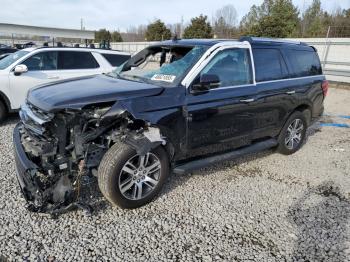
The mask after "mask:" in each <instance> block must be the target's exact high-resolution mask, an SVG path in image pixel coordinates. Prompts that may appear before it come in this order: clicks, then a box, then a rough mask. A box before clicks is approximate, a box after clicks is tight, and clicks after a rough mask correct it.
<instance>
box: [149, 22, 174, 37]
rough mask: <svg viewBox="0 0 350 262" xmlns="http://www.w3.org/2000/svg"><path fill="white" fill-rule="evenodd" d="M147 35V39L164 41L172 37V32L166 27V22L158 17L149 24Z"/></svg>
mask: <svg viewBox="0 0 350 262" xmlns="http://www.w3.org/2000/svg"><path fill="white" fill-rule="evenodd" d="M145 36H146V39H147V41H162V40H168V39H170V38H171V32H170V30H169V29H168V28H166V26H165V24H164V23H163V22H162V21H161V20H160V19H158V20H156V21H155V22H153V23H151V24H149V25H148V26H147V30H146V34H145Z"/></svg>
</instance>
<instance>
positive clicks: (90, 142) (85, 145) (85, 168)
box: [13, 102, 164, 213]
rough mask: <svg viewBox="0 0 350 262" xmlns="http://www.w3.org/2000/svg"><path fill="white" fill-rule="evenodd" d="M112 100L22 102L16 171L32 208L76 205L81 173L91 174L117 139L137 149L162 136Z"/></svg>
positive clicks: (16, 136)
mask: <svg viewBox="0 0 350 262" xmlns="http://www.w3.org/2000/svg"><path fill="white" fill-rule="evenodd" d="M112 105H113V104H99V105H98V106H96V105H94V106H88V107H85V108H83V109H79V110H68V109H66V110H62V111H59V112H57V113H54V114H53V113H47V112H44V111H42V110H41V109H39V108H37V107H35V106H34V105H31V104H29V103H27V104H25V105H24V106H23V107H22V108H21V111H20V117H21V123H19V124H18V125H17V126H16V128H15V131H14V136H13V139H14V145H15V159H16V166H17V177H18V181H19V184H20V187H21V190H22V192H23V195H24V197H25V198H26V200H27V201H28V203H29V205H28V207H29V209H30V210H31V211H35V212H49V213H54V212H57V213H59V212H60V210H64V209H66V208H67V207H70V206H71V205H74V204H76V205H77V206H81V201H80V200H79V199H80V195H81V194H80V188H81V184H82V179H83V178H84V176H86V177H92V176H93V174H96V172H97V168H98V166H99V163H100V161H101V159H102V157H103V156H104V154H105V153H106V151H107V150H108V149H109V148H110V147H111V145H113V144H114V143H115V142H116V141H117V140H124V141H125V142H126V143H129V144H130V145H131V146H133V147H134V148H135V149H137V151H138V153H143V152H147V151H148V150H150V148H151V147H154V146H156V145H159V144H160V143H163V142H164V141H163V140H162V139H160V134H159V130H158V129H155V130H156V131H158V132H154V130H153V132H151V131H152V127H149V126H147V124H145V123H144V122H143V121H137V120H134V119H133V118H132V117H131V116H130V115H129V114H128V113H127V112H126V111H125V110H124V109H123V107H122V106H120V105H118V102H117V103H116V104H114V105H113V107H112ZM111 107H112V110H111Z"/></svg>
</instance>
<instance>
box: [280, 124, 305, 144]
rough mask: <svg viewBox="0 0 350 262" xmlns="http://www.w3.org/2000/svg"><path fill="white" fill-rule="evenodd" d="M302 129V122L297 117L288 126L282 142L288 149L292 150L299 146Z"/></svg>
mask: <svg viewBox="0 0 350 262" xmlns="http://www.w3.org/2000/svg"><path fill="white" fill-rule="evenodd" d="M303 130H304V124H303V121H302V120H301V119H299V118H297V119H294V121H293V122H292V123H291V124H290V125H289V126H288V128H287V133H286V138H285V140H284V143H285V145H286V147H287V148H288V149H289V150H293V149H295V148H296V147H297V146H299V144H300V142H301V139H302V135H303Z"/></svg>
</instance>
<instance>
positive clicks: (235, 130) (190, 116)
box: [186, 48, 259, 156]
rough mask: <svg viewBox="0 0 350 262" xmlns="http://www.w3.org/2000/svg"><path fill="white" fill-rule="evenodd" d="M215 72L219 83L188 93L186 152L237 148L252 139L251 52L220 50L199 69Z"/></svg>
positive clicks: (252, 87) (253, 93) (200, 152)
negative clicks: (204, 89) (212, 86)
mask: <svg viewBox="0 0 350 262" xmlns="http://www.w3.org/2000/svg"><path fill="white" fill-rule="evenodd" d="M203 74H207V75H216V76H218V78H219V80H220V83H219V86H217V87H215V88H214V89H210V90H209V91H206V92H203V93H201V92H196V93H195V92H193V91H191V87H190V88H189V94H188V96H187V107H186V114H187V137H188V141H187V152H188V153H189V155H190V156H196V155H206V154H210V153H215V152H220V151H224V150H227V149H232V148H237V147H240V146H244V145H247V144H249V143H250V142H251V134H252V131H253V126H254V116H255V114H256V113H257V110H258V109H259V108H258V107H257V106H256V103H255V95H256V86H255V84H254V81H253V73H252V64H251V59H250V52H249V49H247V48H232V49H224V50H222V51H219V52H218V53H217V54H215V55H214V57H213V58H212V59H211V60H210V61H209V63H208V64H207V65H206V66H205V67H204V69H203V70H202V71H201V72H200V74H199V75H198V77H197V78H196V80H194V83H193V84H196V82H198V81H199V79H200V77H201V75H203Z"/></svg>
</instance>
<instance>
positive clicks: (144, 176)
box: [119, 152, 161, 200]
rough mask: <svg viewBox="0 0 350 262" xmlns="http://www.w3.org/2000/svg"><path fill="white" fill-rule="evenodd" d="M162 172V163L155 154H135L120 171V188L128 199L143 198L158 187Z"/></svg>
mask: <svg viewBox="0 0 350 262" xmlns="http://www.w3.org/2000/svg"><path fill="white" fill-rule="evenodd" d="M160 174H161V163H160V160H159V158H158V157H157V156H156V155H155V154H153V153H150V152H148V153H146V154H145V155H143V156H140V155H135V156H133V157H131V158H130V159H129V160H128V161H127V162H126V163H125V164H124V166H123V168H122V170H121V171H120V176H119V190H120V192H121V193H122V195H123V196H124V197H125V198H127V199H130V200H140V199H143V198H145V197H146V196H147V195H149V194H150V193H151V192H152V191H153V190H154V189H155V188H156V186H157V184H158V182H159V179H160Z"/></svg>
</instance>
